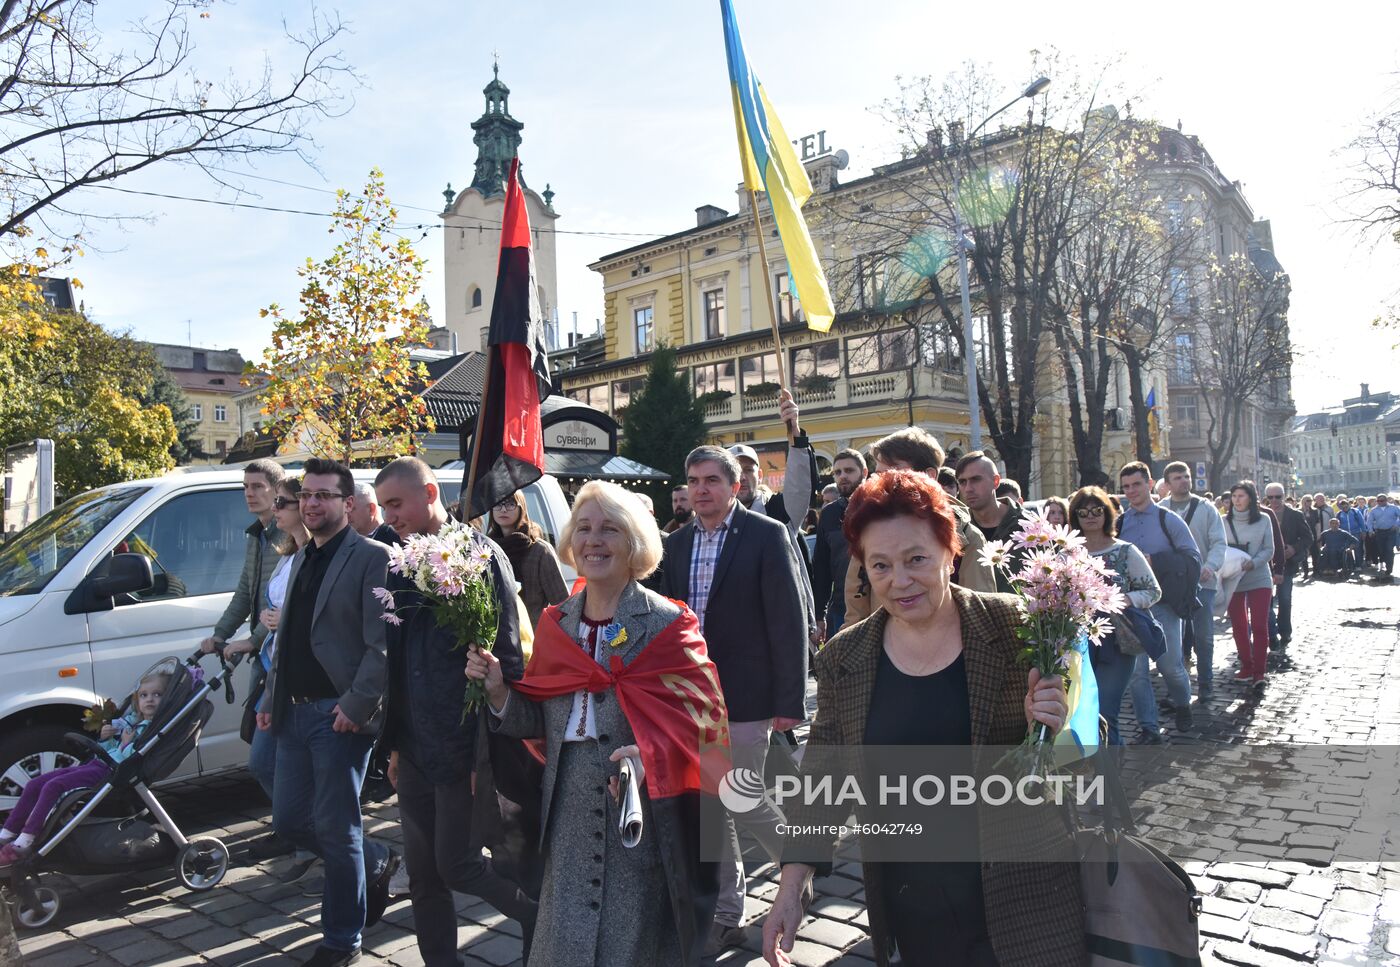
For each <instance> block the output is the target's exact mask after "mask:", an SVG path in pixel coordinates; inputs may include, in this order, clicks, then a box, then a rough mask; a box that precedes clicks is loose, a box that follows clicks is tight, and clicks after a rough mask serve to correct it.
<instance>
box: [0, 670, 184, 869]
mask: <svg viewBox="0 0 1400 967" xmlns="http://www.w3.org/2000/svg"><path fill="white" fill-rule="evenodd" d="M169 684H170V676H169V675H167V674H164V673H155V674H148V675H146V677H144V678H142V679H141V681H140V682H139V683H138V684H137V686H136V691H135V692H134V693H133V694H132V699H131V706H130V707H131V710H130V711H129V712H128V713H127V717H125V718H117V719H114V720H113V721H112V722H111V723H109V724H107V725H104V726H102V731H101V733H99V736H98V737H99V738H100V739H101V740H102V747H103V749H105V750H106V752H107V755H108V756H109V757H110V758H111V760H112V762H114V763H117V762H121V761H122V760H123V759H125V758H127V757H128V756H130V755H131V753H132V752H133V751H134V750H135V748H136V739H137V738H138V737H139V736H140V735H141V734H142V733H143V732H145V730H146V727H147V726H148V725H149V724H150V722H151V719H152V718H153V717H154V716H155V714H156V711H157V710H158V709H159V708H160V700H161V698H162V696H164V694H165V690H166V687H167V686H168V685H169ZM111 772H112V769H111V767H110V766H109V765H107V763H105V762H103V761H102V760H101V759H100V758H94V759H90V760H88V761H87V762H84V763H82V764H81V765H76V766H69V767H68V768H66V769H55V770H54V771H52V772H46V773H44V774H43V775H41V776H37V777H35V778H34V779H31V780H30V781H29V783H28V784H27V785H26V786H25V787H24V791H23V792H22V793H21V794H20V797H19V801H18V802H17V803H16V804H15V807H14V809H12V810H11V811H10V815H9V818H8V819H6V820H5V826H4V829H3V830H0V868H3V867H8V866H12V865H14V864H15V863H17V862H19V861H20V860H22V859H25V858H26V857H28V855H29V853H30V851H31V850H32V849H33V846H34V840H35V838H36V837H37V836H38V835H39V833H40V831H41V830H42V829H43V827H44V820H45V819H46V818H47V817H48V815H49V812H50V810H52V809H53V807H54V804H55V803H57V802H58V800H59V798H60V797H62V796H63V794H64V793H66V792H69V791H71V790H73V789H82V788H85V787H91V786H100V785H101V784H102V783H103V781H104V780H106V778H107V777H108V776H109V775H110V774H111Z"/></svg>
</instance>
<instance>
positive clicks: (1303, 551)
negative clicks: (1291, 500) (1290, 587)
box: [1278, 504, 1313, 574]
mask: <svg viewBox="0 0 1400 967" xmlns="http://www.w3.org/2000/svg"><path fill="white" fill-rule="evenodd" d="M1278 526H1279V530H1280V531H1282V532H1283V543H1284V544H1285V545H1287V546H1288V547H1291V548H1293V556H1292V557H1290V558H1289V559H1288V561H1287V563H1285V564H1284V570H1285V573H1288V574H1295V573H1297V571H1298V568H1299V567H1300V566H1301V565H1302V563H1303V558H1304V557H1305V556H1306V555H1307V553H1308V548H1310V547H1312V542H1313V535H1312V528H1311V527H1310V526H1309V525H1308V519H1307V518H1306V517H1304V516H1303V512H1302V511H1301V510H1294V509H1293V508H1292V507H1289V506H1288V505H1286V504H1285V505H1284V507H1283V509H1282V512H1281V513H1280V514H1279V515H1278Z"/></svg>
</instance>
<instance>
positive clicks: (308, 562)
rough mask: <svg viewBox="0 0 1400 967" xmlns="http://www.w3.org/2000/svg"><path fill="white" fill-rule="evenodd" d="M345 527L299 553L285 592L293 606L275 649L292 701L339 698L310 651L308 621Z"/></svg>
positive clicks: (307, 546)
mask: <svg viewBox="0 0 1400 967" xmlns="http://www.w3.org/2000/svg"><path fill="white" fill-rule="evenodd" d="M349 529H350V526H349V525H348V524H347V525H346V526H345V527H342V528H341V529H340V531H339V533H337V534H336V535H335V536H334V537H332V538H331V539H330V540H328V541H326V543H325V544H323V545H321V546H319V547H318V546H317V544H316V542H315V541H311V542H310V543H309V544H307V545H306V547H305V549H304V550H302V552H301V553H302V561H301V567H299V568H298V569H297V578H296V581H295V582H293V584H292V586H291V588H290V589H289V591H288V597H287V600H288V601H292V600H295V601H296V603H297V604H296V607H294V608H289V609H287V623H286V625H284V626H283V627H282V628H280V629H278V632H277V650H278V651H279V652H280V653H281V655H282V658H281V663H282V675H283V679H282V680H283V681H284V682H286V694H287V695H289V696H290V697H292V698H297V699H300V698H338V697H339V696H340V693H339V692H338V691H336V688H335V685H333V684H331V680H330V676H328V675H327V674H326V670H325V669H324V668H322V667H321V663H320V662H319V661H317V660H316V656H315V654H313V653H312V651H311V619H312V617H313V616H314V615H315V613H316V598H317V596H318V595H319V594H320V593H321V582H322V581H324V580H325V579H326V570H327V568H329V567H330V565H331V558H333V557H335V552H336V551H338V550H340V545H342V544H344V543H345V532H346V531H347V530H349Z"/></svg>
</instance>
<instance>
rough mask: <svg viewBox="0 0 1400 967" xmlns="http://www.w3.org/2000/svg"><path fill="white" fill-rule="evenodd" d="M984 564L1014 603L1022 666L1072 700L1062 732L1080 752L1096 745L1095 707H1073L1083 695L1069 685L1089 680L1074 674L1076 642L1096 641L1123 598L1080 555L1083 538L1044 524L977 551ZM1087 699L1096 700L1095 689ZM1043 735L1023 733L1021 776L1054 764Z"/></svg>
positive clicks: (1033, 523)
mask: <svg viewBox="0 0 1400 967" xmlns="http://www.w3.org/2000/svg"><path fill="white" fill-rule="evenodd" d="M1013 551H1021V552H1024V558H1023V563H1022V564H1021V567H1020V569H1019V570H1018V571H1016V572H1015V573H1014V574H1012V573H1010V560H1011V555H1012V552H1013ZM982 562H983V563H984V564H987V565H989V566H990V567H994V568H997V569H998V570H1000V571H1002V572H1003V573H1006V574H1007V577H1009V578H1010V580H1011V586H1012V588H1013V589H1014V591H1015V593H1016V595H1017V598H1018V599H1019V605H1020V611H1021V626H1020V627H1019V628H1017V629H1016V636H1017V637H1018V638H1019V639H1020V640H1021V641H1022V642H1024V643H1025V648H1024V649H1023V650H1022V652H1021V657H1022V660H1023V661H1025V662H1026V664H1027V665H1029V666H1031V667H1033V668H1036V669H1038V670H1039V671H1040V675H1041V677H1042V678H1048V677H1049V676H1051V675H1059V676H1060V677H1061V678H1063V679H1064V680H1065V685H1066V689H1067V692H1068V694H1069V698H1070V715H1069V720H1068V721H1067V722H1066V726H1067V728H1069V729H1071V730H1072V731H1073V732H1074V734H1075V738H1076V739H1077V740H1078V741H1079V742H1080V744H1081V746H1091V745H1096V744H1097V743H1098V730H1097V723H1098V707H1097V702H1096V701H1095V704H1094V706H1093V707H1092V708H1089V707H1078V706H1079V703H1078V702H1077V701H1076V700H1077V699H1078V698H1079V697H1080V694H1082V693H1083V691H1084V690H1083V689H1080V690H1079V694H1076V690H1075V689H1073V688H1072V687H1071V686H1072V685H1073V684H1074V682H1072V681H1071V679H1075V680H1076V681H1083V680H1084V677H1085V676H1087V677H1088V679H1089V680H1092V675H1093V672H1092V670H1087V669H1082V668H1080V667H1077V666H1078V664H1079V663H1081V658H1082V655H1083V654H1084V653H1083V652H1081V650H1080V644H1079V643H1080V641H1081V640H1082V639H1087V640H1089V641H1092V642H1094V643H1095V644H1098V643H1099V642H1101V641H1102V640H1103V638H1104V636H1105V635H1107V634H1109V633H1110V632H1111V631H1112V630H1113V627H1112V625H1111V624H1110V622H1109V619H1108V618H1107V617H1106V615H1110V614H1117V613H1118V612H1120V611H1122V610H1123V608H1124V607H1126V606H1127V603H1128V601H1127V598H1125V597H1124V596H1123V594H1122V592H1121V591H1119V590H1118V588H1117V587H1116V586H1115V585H1114V583H1113V574H1112V572H1111V571H1109V570H1108V568H1107V567H1106V566H1105V565H1104V563H1103V561H1101V560H1099V559H1098V558H1096V557H1094V556H1093V555H1092V554H1090V553H1089V552H1088V551H1087V550H1085V548H1084V538H1083V537H1081V536H1080V535H1078V534H1076V533H1075V532H1074V531H1072V530H1070V528H1068V527H1065V526H1063V525H1057V524H1051V523H1050V522H1049V521H1048V520H1046V519H1045V518H1044V517H1035V518H1032V519H1030V520H1028V521H1026V522H1025V523H1024V524H1023V525H1022V526H1021V529H1020V530H1019V531H1017V532H1016V533H1015V534H1014V535H1012V537H1011V539H1010V540H1008V541H992V542H991V543H989V544H987V546H986V547H984V548H983V549H982ZM1072 672H1073V674H1071V673H1072ZM1093 692H1094V696H1095V699H1096V700H1097V688H1094V689H1093ZM1076 712H1078V713H1079V714H1078V715H1076V714H1075V713H1076ZM1048 731H1049V730H1048V729H1047V728H1046V727H1045V726H1044V725H1038V726H1036V727H1034V728H1032V729H1030V730H1029V732H1028V733H1027V735H1026V739H1025V741H1024V742H1023V743H1022V745H1021V749H1020V751H1019V753H1018V759H1020V764H1021V765H1022V767H1023V770H1024V774H1025V775H1040V776H1044V775H1046V774H1047V773H1048V769H1049V766H1050V764H1051V762H1052V749H1051V744H1050V743H1047V742H1046V741H1045V740H1046V738H1048V735H1047V733H1048ZM1080 732H1087V733H1088V734H1085V735H1080V734H1079V733H1080Z"/></svg>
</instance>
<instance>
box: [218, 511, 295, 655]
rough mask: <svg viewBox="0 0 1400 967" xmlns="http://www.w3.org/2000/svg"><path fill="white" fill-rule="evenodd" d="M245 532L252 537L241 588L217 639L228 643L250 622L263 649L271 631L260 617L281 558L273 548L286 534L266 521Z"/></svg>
mask: <svg viewBox="0 0 1400 967" xmlns="http://www.w3.org/2000/svg"><path fill="white" fill-rule="evenodd" d="M244 533H246V534H247V535H248V541H247V546H246V547H245V549H244V551H243V572H242V573H241V574H239V575H238V587H237V588H235V589H234V592H233V598H232V599H231V600H230V601H229V603H228V607H227V608H225V609H224V613H223V616H222V617H220V618H219V623H218V624H216V625H215V626H214V637H215V638H218V639H219V640H220V641H228V640H229V639H230V638H232V637H233V634H234V632H236V631H237V630H238V626H239V625H241V624H243V622H245V621H246V622H248V633H249V634H250V635H251V636H252V638H253V644H255V645H257V646H258V647H259V648H261V647H262V643H263V640H264V639H266V638H267V629H266V628H264V627H263V626H262V621H261V620H259V616H260V615H261V614H262V607H263V594H264V593H265V592H266V591H267V582H268V581H269V580H270V579H271V578H272V572H273V571H274V570H275V569H276V568H277V561H278V557H279V555H278V553H277V551H276V550H275V549H274V548H273V547H272V545H273V544H274V543H275V542H276V541H278V540H279V539H280V538H281V537H282V532H281V531H280V530H278V529H277V525H276V524H275V523H273V524H268V525H266V526H264V525H263V522H262V521H260V520H255V521H253V523H252V524H250V525H249V526H248V529H247V530H246V531H244Z"/></svg>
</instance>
